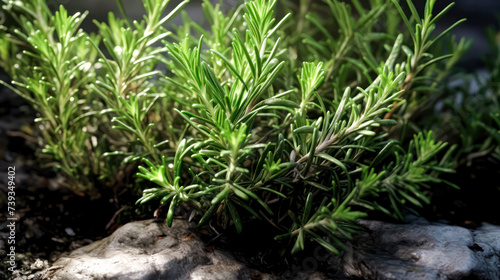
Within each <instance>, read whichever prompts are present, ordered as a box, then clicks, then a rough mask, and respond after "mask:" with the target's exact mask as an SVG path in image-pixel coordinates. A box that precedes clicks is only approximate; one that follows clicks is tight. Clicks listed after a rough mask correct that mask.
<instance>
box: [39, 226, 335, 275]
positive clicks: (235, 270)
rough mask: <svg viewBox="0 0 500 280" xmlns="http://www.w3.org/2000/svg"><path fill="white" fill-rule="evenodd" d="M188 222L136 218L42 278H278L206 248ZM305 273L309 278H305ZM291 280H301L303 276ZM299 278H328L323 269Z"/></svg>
mask: <svg viewBox="0 0 500 280" xmlns="http://www.w3.org/2000/svg"><path fill="white" fill-rule="evenodd" d="M192 226H193V225H192V224H189V223H188V222H186V221H183V220H174V224H173V225H172V227H171V228H168V227H167V226H166V224H165V223H155V222H154V221H153V220H146V221H138V222H132V223H129V224H126V225H124V226H123V227H121V228H119V229H118V230H116V231H115V232H114V233H113V234H112V235H111V236H109V237H107V238H104V239H102V240H100V241H97V242H94V243H92V244H90V245H88V246H85V247H82V248H79V249H77V250H75V251H73V252H72V253H71V254H70V255H69V256H66V257H62V258H60V259H59V260H57V261H56V262H55V263H54V265H53V266H52V267H51V268H49V269H47V270H46V271H44V272H43V277H41V278H42V279H53V280H65V279H68V280H70V279H71V280H73V279H120V280H121V279H166V280H183V279H186V280H187V279H189V280H219V279H220V280H230V279H245V280H247V279H255V280H257V279H259V280H273V279H278V278H277V277H276V276H273V275H270V274H266V273H261V272H259V271H256V270H252V269H250V268H247V267H245V266H244V265H243V264H241V263H239V262H238V261H236V260H235V259H234V258H233V257H232V256H231V254H230V253H228V252H223V251H219V250H217V249H215V250H207V247H206V246H205V244H204V243H203V242H202V241H201V240H199V238H198V237H197V236H196V235H195V234H193V233H192V231H191V229H192V228H191V227H192ZM303 276H304V277H303ZM291 279H299V278H298V276H297V277H294V278H291ZM300 279H311V280H313V279H314V280H322V279H326V278H325V277H324V276H322V274H321V273H314V274H311V275H310V276H309V275H301V276H300Z"/></svg>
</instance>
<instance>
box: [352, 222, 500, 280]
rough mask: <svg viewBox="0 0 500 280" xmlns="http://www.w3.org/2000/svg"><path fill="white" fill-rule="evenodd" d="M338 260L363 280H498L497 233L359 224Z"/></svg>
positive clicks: (440, 226) (494, 229)
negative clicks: (467, 279)
mask: <svg viewBox="0 0 500 280" xmlns="http://www.w3.org/2000/svg"><path fill="white" fill-rule="evenodd" d="M360 224H361V225H362V226H364V227H366V228H367V232H364V233H361V234H359V236H358V238H356V239H355V240H354V242H353V244H351V246H349V248H348V250H347V251H346V253H345V254H344V256H343V257H342V265H343V268H344V272H345V274H347V275H349V276H352V277H362V278H364V279H381V280H382V279H384V280H385V279H464V278H471V279H492V280H493V279H494V280H497V279H500V227H499V226H493V225H489V224H485V225H484V226H482V227H480V228H478V229H477V230H468V229H466V228H462V227H458V226H450V225H446V224H441V223H430V222H428V221H426V220H425V219H415V220H413V221H412V222H411V223H409V224H389V223H384V222H378V221H361V222H360Z"/></svg>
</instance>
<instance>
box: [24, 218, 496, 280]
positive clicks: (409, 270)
mask: <svg viewBox="0 0 500 280" xmlns="http://www.w3.org/2000/svg"><path fill="white" fill-rule="evenodd" d="M360 224H361V225H362V226H363V227H365V229H366V230H365V231H363V232H360V233H359V234H357V236H356V238H355V239H354V240H353V241H352V242H351V243H349V244H348V246H347V248H346V250H345V252H344V253H343V255H342V256H335V255H325V254H323V253H319V251H318V252H316V251H315V253H314V254H313V255H312V256H309V257H307V258H306V259H304V262H303V265H306V266H307V267H308V269H307V268H306V267H304V266H301V267H298V269H293V271H289V272H288V273H286V272H285V273H283V272H281V273H280V274H279V275H280V276H276V275H271V274H266V273H262V272H259V271H257V270H254V269H250V268H248V267H246V266H244V265H243V264H241V263H240V262H238V261H237V260H236V259H235V258H234V256H232V254H230V253H228V252H224V251H220V250H217V249H215V248H213V247H211V246H209V247H207V246H206V245H205V244H204V243H203V242H202V241H201V240H200V239H199V238H198V237H197V236H196V235H195V234H194V233H193V228H192V224H189V223H187V222H185V221H183V220H174V225H173V227H172V228H168V227H167V226H166V225H165V224H164V223H156V222H154V221H153V220H146V221H138V222H132V223H129V224H127V225H125V226H123V227H121V228H120V229H118V230H117V231H116V232H114V233H113V234H112V235H111V236H109V237H107V238H105V239H102V240H100V241H97V242H94V243H92V244H90V245H88V246H85V247H82V248H79V249H77V250H75V251H73V252H72V253H71V254H70V255H68V256H66V257H62V258H60V259H59V260H58V261H57V262H55V263H54V264H53V265H52V267H50V268H48V269H45V270H43V271H41V272H39V273H37V274H36V275H32V276H31V277H29V278H19V279H54V280H60V279H169V280H170V279H171V280H182V279H191V280H204V279H206V280H217V279H221V280H222V279H228V280H231V279H253V280H257V279H260V280H265V279H297V280H298V279H310V280H321V279H359V278H361V279H379V280H386V279H387V280H389V279H398V280H405V279H412V280H413V279H429V280H430V279H432V280H437V279H492V280H498V279H500V226H495V225H491V224H486V223H485V224H483V225H482V226H480V227H478V228H476V229H474V230H471V229H466V228H463V227H458V226H452V225H447V224H444V223H431V222H428V221H427V220H425V219H423V218H413V220H412V221H410V223H408V224H391V223H386V222H380V221H366V220H364V221H360ZM311 268H312V269H311ZM301 270H302V271H301ZM304 270H306V271H304ZM318 270H319V271H322V272H319V271H318ZM326 275H328V277H327V276H326Z"/></svg>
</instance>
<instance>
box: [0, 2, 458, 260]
mask: <svg viewBox="0 0 500 280" xmlns="http://www.w3.org/2000/svg"><path fill="white" fill-rule="evenodd" d="M168 2H169V1H168V0H143V3H144V7H145V9H146V15H145V17H144V20H142V21H140V22H137V21H130V20H129V19H128V18H127V16H126V14H125V12H124V9H123V5H122V4H121V1H117V3H118V5H119V7H120V10H121V11H122V14H123V18H122V19H120V18H117V17H115V16H114V15H113V14H112V13H110V15H109V19H108V22H107V23H100V22H95V24H96V25H97V27H98V28H99V33H98V34H87V33H85V32H84V31H82V30H81V29H79V24H80V23H81V22H82V21H83V19H84V17H85V15H86V14H83V15H80V14H76V15H73V16H69V15H68V14H67V12H66V11H65V9H64V8H63V7H62V6H61V7H60V9H59V11H58V12H56V13H55V14H54V15H52V13H51V12H50V11H49V9H48V8H47V6H46V5H45V3H44V1H42V0H30V1H27V2H26V3H25V2H20V1H11V0H4V1H3V3H4V5H3V7H4V9H5V10H7V11H9V12H10V14H11V15H12V17H13V20H14V21H15V22H17V26H18V27H14V26H16V25H15V24H13V25H12V26H11V27H9V28H4V29H3V31H2V32H3V33H2V34H1V36H0V42H1V44H0V56H1V57H2V66H3V67H4V69H6V70H7V71H8V72H9V74H10V75H11V76H12V78H13V80H14V82H13V84H14V86H10V85H9V86H10V87H12V88H13V89H14V90H15V91H16V92H17V93H18V94H19V95H21V96H23V97H24V98H25V99H27V100H28V101H30V102H31V103H32V105H33V106H34V107H35V109H36V110H37V112H38V114H39V115H40V118H38V119H37V121H38V122H39V128H40V129H39V134H40V136H41V139H43V143H44V145H45V148H44V150H43V152H44V153H45V154H46V155H48V156H50V159H51V160H52V162H54V164H55V165H56V167H57V168H59V169H60V170H62V171H63V172H64V173H65V175H66V178H67V179H68V185H70V186H71V187H72V188H74V190H75V191H77V192H92V191H94V190H95V188H93V187H92V186H94V185H96V184H98V182H100V183H101V184H103V183H106V182H107V183H108V184H109V183H110V182H113V180H114V177H116V174H117V173H119V170H120V169H121V168H124V167H126V166H128V165H131V164H137V160H138V159H142V160H143V162H144V163H145V165H144V166H139V173H138V174H137V175H138V176H137V183H138V184H142V182H144V180H146V181H150V182H151V184H153V183H154V184H155V185H156V186H155V187H153V188H148V189H145V190H144V193H143V196H142V198H140V199H139V200H138V201H137V202H138V203H146V202H148V201H150V200H155V201H156V200H159V202H160V204H161V205H162V206H165V207H167V208H168V212H167V217H166V220H167V223H168V225H171V224H172V220H173V218H174V210H175V208H176V207H178V206H179V205H180V204H184V205H187V206H189V207H190V208H192V209H193V211H194V212H193V213H195V214H198V215H199V217H200V219H199V224H200V225H202V224H204V223H207V222H208V221H210V220H216V221H217V224H218V225H220V226H221V227H223V228H226V227H227V226H234V227H235V228H236V230H237V231H238V232H241V231H242V230H244V226H245V223H247V222H248V221H250V220H253V219H260V220H262V222H265V223H270V224H272V225H273V226H275V227H276V228H278V229H279V230H281V231H282V232H283V234H281V235H279V236H277V237H276V239H277V240H285V241H289V242H291V243H292V244H293V245H292V246H291V252H292V253H295V252H298V251H300V250H303V249H304V248H305V243H306V241H308V240H313V241H315V242H317V243H319V244H321V245H322V246H324V247H326V248H327V249H329V250H331V251H333V252H338V249H339V248H342V246H343V240H344V239H345V238H350V237H351V236H352V234H353V233H354V232H355V230H356V228H357V226H356V220H357V219H359V218H362V217H366V216H367V213H368V212H369V211H372V210H377V211H381V212H383V213H385V214H387V215H389V216H392V217H394V218H399V219H404V212H403V211H402V209H407V210H410V211H413V210H412V208H413V207H422V205H423V203H429V199H428V196H427V194H428V191H429V190H430V188H431V185H432V184H435V183H440V182H445V181H443V180H442V179H440V178H439V174H440V173H450V172H453V166H454V156H453V150H454V148H447V144H446V143H443V142H441V141H436V140H435V139H434V137H433V133H432V131H429V132H418V133H417V132H416V133H410V132H409V131H413V130H411V129H408V126H409V125H408V123H409V120H410V117H411V116H412V115H414V114H416V113H417V112H418V111H419V108H420V106H422V104H426V103H432V100H433V99H432V98H431V97H432V94H433V93H432V91H433V90H434V89H435V88H437V87H438V86H439V83H440V81H441V80H442V79H443V78H444V76H445V74H443V73H447V71H449V70H450V69H451V67H452V65H453V63H454V62H455V61H456V60H457V59H458V58H459V56H460V55H461V54H462V53H463V51H464V50H465V49H466V47H467V44H466V43H465V41H461V42H460V43H459V44H455V43H454V42H453V41H452V43H451V44H450V46H451V48H450V49H452V50H453V52H452V53H450V54H443V53H440V52H439V50H438V51H434V50H433V48H434V47H435V46H436V42H437V40H438V39H439V38H440V37H443V36H444V35H445V34H446V33H447V31H448V30H449V29H451V28H452V27H453V26H455V25H456V24H458V23H459V22H457V23H456V24H454V25H452V26H451V27H450V28H449V29H447V30H446V31H444V32H443V33H441V34H438V35H437V36H433V35H431V33H432V31H433V30H434V29H435V22H436V21H437V20H438V19H439V18H440V17H441V16H442V15H443V13H445V12H446V11H447V10H449V8H450V7H451V5H450V6H448V7H446V8H445V9H444V10H443V11H438V12H436V11H434V3H435V0H428V1H427V3H426V6H425V11H424V13H423V17H420V15H419V13H418V12H417V11H416V9H415V7H414V6H413V4H412V2H411V1H407V4H408V7H409V10H410V12H411V17H408V16H406V15H405V13H404V11H403V9H402V8H401V6H400V4H399V3H398V2H397V1H395V0H393V1H381V0H371V1H368V2H366V3H361V2H360V1H358V0H352V1H346V2H341V1H337V0H328V1H325V4H318V5H316V4H310V3H309V1H300V3H299V4H298V5H295V4H293V3H292V4H290V3H288V2H286V1H285V3H283V8H284V10H285V11H287V14H286V15H285V16H282V17H277V16H276V15H275V10H277V9H276V6H277V1H276V0H274V1H264V0H254V1H247V2H245V3H244V4H242V5H241V6H239V7H238V8H236V9H235V10H234V11H232V12H230V13H229V14H228V15H226V14H225V13H223V12H222V11H221V5H220V4H217V5H213V4H211V2H210V1H208V0H206V1H203V4H202V7H203V11H204V14H205V16H206V18H207V21H208V23H209V29H204V28H203V27H201V26H200V25H199V23H196V22H195V21H193V20H191V19H190V18H189V17H188V15H187V14H186V13H185V12H181V10H182V7H183V6H185V5H186V4H187V1H184V2H182V3H181V4H179V5H178V6H177V7H176V8H175V9H173V10H172V12H170V13H169V14H167V15H166V16H163V13H164V11H165V9H166V8H167V4H168ZM325 8H326V9H325ZM325 10H326V11H325ZM178 12H181V14H182V18H183V21H184V23H183V25H182V26H179V27H177V28H175V30H174V32H171V31H168V30H167V29H166V28H165V27H164V24H165V23H166V22H168V21H169V20H170V19H171V18H173V17H174V16H175V15H176V14H177V13H178ZM18 15H19V16H18ZM434 15H435V16H434ZM402 26H405V27H406V30H405V31H401V28H400V27H402ZM403 30H404V29H403ZM13 54H15V55H14V56H13ZM162 67H166V69H167V71H162V70H161V69H162ZM436 73H441V74H439V75H436ZM445 183H446V182H445Z"/></svg>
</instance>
